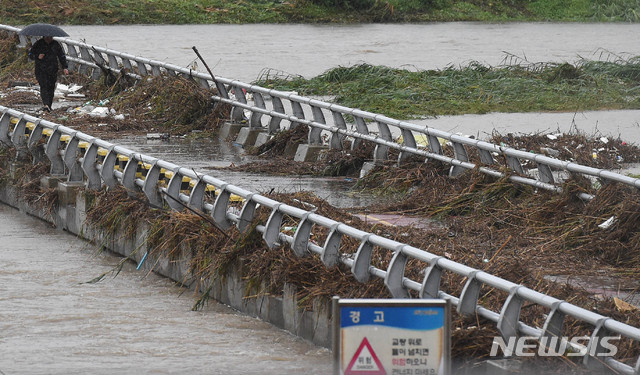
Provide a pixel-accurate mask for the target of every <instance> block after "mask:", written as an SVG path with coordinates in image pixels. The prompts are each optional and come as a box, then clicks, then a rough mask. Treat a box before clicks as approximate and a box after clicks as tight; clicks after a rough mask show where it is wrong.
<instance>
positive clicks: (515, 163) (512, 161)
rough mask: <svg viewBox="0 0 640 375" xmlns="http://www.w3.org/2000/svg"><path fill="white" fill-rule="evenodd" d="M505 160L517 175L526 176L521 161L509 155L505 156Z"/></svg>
mask: <svg viewBox="0 0 640 375" xmlns="http://www.w3.org/2000/svg"><path fill="white" fill-rule="evenodd" d="M504 158H505V160H506V161H507V165H508V166H509V168H511V169H512V170H513V171H514V172H516V173H517V174H520V175H523V174H524V169H523V168H522V164H521V163H520V159H518V158H516V157H513V156H509V155H504Z"/></svg>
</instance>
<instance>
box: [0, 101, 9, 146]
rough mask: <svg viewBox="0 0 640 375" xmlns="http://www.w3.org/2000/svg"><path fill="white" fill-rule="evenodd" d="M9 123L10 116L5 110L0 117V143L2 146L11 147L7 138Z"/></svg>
mask: <svg viewBox="0 0 640 375" xmlns="http://www.w3.org/2000/svg"><path fill="white" fill-rule="evenodd" d="M10 123H11V115H9V113H7V110H6V109H5V110H4V111H2V117H0V142H2V144H3V145H5V146H9V145H11V139H10V138H9V124H10Z"/></svg>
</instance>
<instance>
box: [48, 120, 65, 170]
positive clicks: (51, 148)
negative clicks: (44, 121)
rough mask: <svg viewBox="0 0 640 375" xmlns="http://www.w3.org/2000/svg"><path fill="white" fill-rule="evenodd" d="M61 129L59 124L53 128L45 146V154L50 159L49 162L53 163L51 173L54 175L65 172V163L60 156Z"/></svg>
mask: <svg viewBox="0 0 640 375" xmlns="http://www.w3.org/2000/svg"><path fill="white" fill-rule="evenodd" d="M60 135H61V133H60V131H59V130H58V125H56V126H55V127H54V128H53V132H52V133H51V135H50V136H49V140H48V141H47V144H46V146H45V148H44V154H45V155H46V156H47V158H48V159H49V163H50V164H51V169H50V170H49V173H50V174H52V175H62V174H64V166H65V163H64V161H63V160H62V157H61V156H60V152H59V151H58V149H59V148H60Z"/></svg>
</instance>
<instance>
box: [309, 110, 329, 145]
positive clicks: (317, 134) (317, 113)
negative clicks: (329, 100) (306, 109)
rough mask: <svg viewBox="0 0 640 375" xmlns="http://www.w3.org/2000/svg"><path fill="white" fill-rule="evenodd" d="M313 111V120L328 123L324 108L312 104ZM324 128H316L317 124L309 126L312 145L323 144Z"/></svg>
mask: <svg viewBox="0 0 640 375" xmlns="http://www.w3.org/2000/svg"><path fill="white" fill-rule="evenodd" d="M311 113H312V114H313V121H314V122H317V123H319V124H326V123H327V121H326V119H325V118H324V113H322V109H321V108H319V107H316V106H314V105H312V106H311ZM321 135H322V129H320V128H316V127H315V126H311V127H310V128H309V138H308V141H309V144H310V145H321V144H322V137H321Z"/></svg>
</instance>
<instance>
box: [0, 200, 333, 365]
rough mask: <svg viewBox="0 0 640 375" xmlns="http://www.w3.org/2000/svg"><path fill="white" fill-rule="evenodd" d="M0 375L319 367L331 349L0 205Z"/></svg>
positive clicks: (328, 357) (326, 361)
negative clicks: (201, 301) (198, 298)
mask: <svg viewBox="0 0 640 375" xmlns="http://www.w3.org/2000/svg"><path fill="white" fill-rule="evenodd" d="M0 228H2V234H3V240H2V242H0V265H1V266H0V374H4V375H14V374H133V373H137V374H178V373H180V374H301V373H304V374H328V373H330V371H331V357H330V351H329V350H327V349H323V348H319V347H317V346H314V345H312V344H310V343H308V342H306V341H304V340H302V339H300V338H297V337H295V336H293V335H291V334H289V333H287V332H285V331H282V330H280V329H278V328H275V327H273V326H272V325H270V324H268V323H265V322H262V321H261V320H259V319H256V318H252V317H248V316H245V315H242V314H240V313H238V312H236V311H234V310H233V309H231V308H229V307H227V306H225V305H222V304H219V303H215V302H213V301H212V302H210V303H209V305H208V306H207V307H206V308H205V309H204V310H203V311H191V307H192V305H193V303H194V297H193V295H192V293H191V292H190V291H185V290H184V289H182V288H180V287H178V286H176V285H174V284H173V283H172V282H170V281H169V280H168V279H166V278H163V277H159V276H157V275H155V274H153V273H151V274H147V273H146V272H143V271H136V269H135V264H133V263H128V264H126V266H125V267H124V269H123V271H122V272H121V273H120V274H119V275H118V276H117V277H115V278H112V277H107V278H105V279H104V280H103V281H101V282H99V283H96V284H87V283H86V282H87V281H89V280H91V279H93V278H95V277H96V276H98V275H100V274H101V273H102V272H105V271H109V270H110V269H111V268H112V267H113V266H114V265H115V264H117V263H118V261H119V259H120V258H118V257H115V256H112V255H109V254H106V253H100V252H99V250H98V248H97V247H96V246H94V245H91V244H89V243H87V242H85V241H82V240H80V239H77V238H75V237H74V236H72V235H70V234H68V233H65V232H62V231H60V230H56V229H54V228H52V227H51V225H50V224H48V223H45V222H43V221H41V220H39V219H36V218H33V217H30V216H27V215H25V214H23V213H20V212H19V211H17V210H15V209H13V208H11V207H9V206H6V205H4V204H0Z"/></svg>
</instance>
